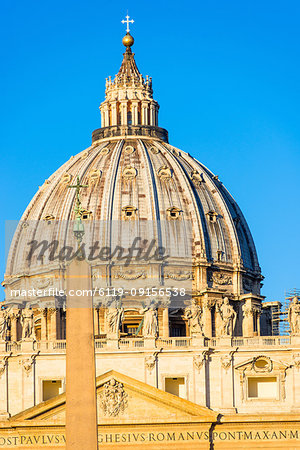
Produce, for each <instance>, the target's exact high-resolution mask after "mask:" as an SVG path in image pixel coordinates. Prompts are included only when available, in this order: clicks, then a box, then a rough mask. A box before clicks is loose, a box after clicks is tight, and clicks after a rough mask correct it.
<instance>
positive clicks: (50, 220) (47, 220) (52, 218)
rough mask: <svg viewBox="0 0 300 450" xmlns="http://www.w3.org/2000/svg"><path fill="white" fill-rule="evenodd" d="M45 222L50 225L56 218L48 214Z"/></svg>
mask: <svg viewBox="0 0 300 450" xmlns="http://www.w3.org/2000/svg"><path fill="white" fill-rule="evenodd" d="M43 220H44V221H45V222H48V224H49V223H50V222H52V220H55V217H54V216H53V214H47V215H46V216H44V217H43Z"/></svg>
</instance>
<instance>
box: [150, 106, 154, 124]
mask: <svg viewBox="0 0 300 450" xmlns="http://www.w3.org/2000/svg"><path fill="white" fill-rule="evenodd" d="M150 125H151V126H152V127H153V126H155V105H154V104H153V103H151V104H150Z"/></svg>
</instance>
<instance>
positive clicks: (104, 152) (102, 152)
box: [99, 147, 110, 155]
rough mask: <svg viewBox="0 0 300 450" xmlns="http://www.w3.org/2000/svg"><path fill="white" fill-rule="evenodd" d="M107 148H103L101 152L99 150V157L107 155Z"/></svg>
mask: <svg viewBox="0 0 300 450" xmlns="http://www.w3.org/2000/svg"><path fill="white" fill-rule="evenodd" d="M109 151H110V150H109V148H108V147H104V148H102V150H100V152H99V154H100V155H107V154H108V153H109Z"/></svg>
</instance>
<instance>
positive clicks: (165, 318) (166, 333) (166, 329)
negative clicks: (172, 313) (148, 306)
mask: <svg viewBox="0 0 300 450" xmlns="http://www.w3.org/2000/svg"><path fill="white" fill-rule="evenodd" d="M162 319H163V320H162V337H163V338H164V339H167V338H168V337H169V336H170V331H169V308H163V310H162Z"/></svg>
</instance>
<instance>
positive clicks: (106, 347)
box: [0, 336, 300, 354]
mask: <svg viewBox="0 0 300 450" xmlns="http://www.w3.org/2000/svg"><path fill="white" fill-rule="evenodd" d="M291 345H292V346H297V347H298V346H300V337H293V336H292V337H290V336H258V337H253V338H244V337H234V338H230V337H228V338H226V337H225V338H205V337H203V336H192V337H171V338H166V339H163V338H157V339H154V338H153V339H149V338H142V337H140V338H132V337H128V338H120V339H115V340H113V339H107V338H101V339H95V351H96V353H99V352H105V351H113V350H114V349H115V350H117V349H120V350H136V351H138V350H143V349H149V348H154V349H155V348H158V349H177V350H178V349H179V348H181V349H193V348H212V349H213V348H219V347H220V348H224V347H250V348H252V349H253V348H254V347H256V348H263V347H272V346H276V347H278V346H281V347H286V346H291ZM8 352H12V353H14V354H16V353H30V352H40V353H65V352H66V341H65V340H64V339H62V340H53V341H30V340H24V341H18V342H2V343H0V353H8Z"/></svg>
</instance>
